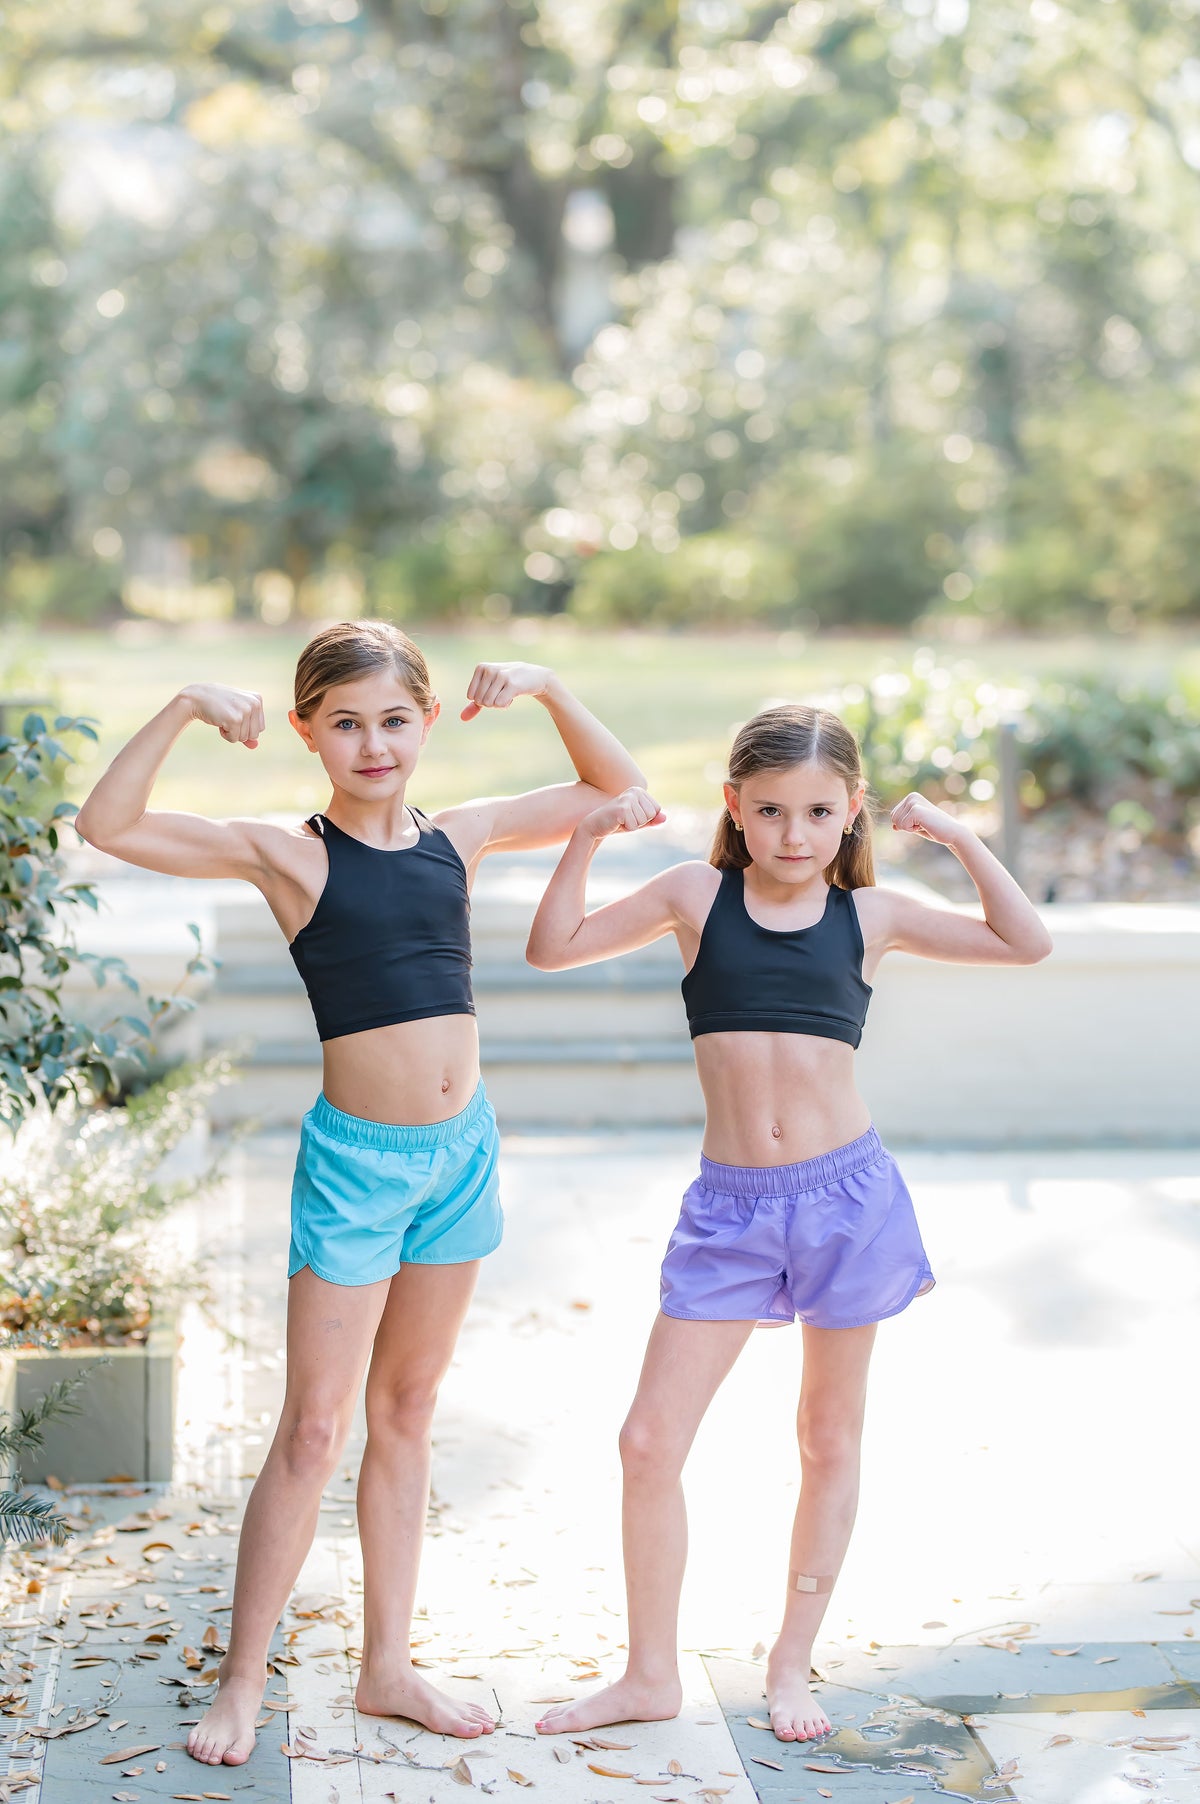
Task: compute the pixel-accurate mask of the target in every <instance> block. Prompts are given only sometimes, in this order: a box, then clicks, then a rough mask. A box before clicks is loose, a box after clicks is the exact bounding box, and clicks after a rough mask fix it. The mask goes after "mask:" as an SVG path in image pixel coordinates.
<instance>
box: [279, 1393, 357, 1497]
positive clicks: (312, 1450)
mask: <svg viewBox="0 0 1200 1804" xmlns="http://www.w3.org/2000/svg"><path fill="white" fill-rule="evenodd" d="M346 1426H347V1425H346V1423H345V1422H344V1421H343V1420H342V1418H341V1416H340V1415H338V1414H337V1412H336V1411H334V1410H329V1409H321V1408H312V1409H304V1410H301V1411H299V1412H298V1413H297V1414H296V1415H295V1416H293V1417H292V1418H291V1419H290V1420H289V1419H287V1418H286V1417H285V1419H284V1421H283V1422H282V1423H281V1424H280V1430H279V1443H280V1447H281V1450H282V1452H283V1456H284V1458H285V1460H286V1461H287V1464H288V1468H289V1470H290V1471H291V1472H292V1473H293V1474H294V1475H295V1476H296V1477H304V1478H319V1479H320V1480H321V1482H322V1483H324V1482H325V1480H326V1479H327V1478H328V1477H329V1475H330V1473H331V1472H332V1471H333V1469H334V1467H335V1466H336V1465H337V1462H338V1456H339V1454H340V1453H341V1451H342V1443H343V1442H344V1440H345V1438H346Z"/></svg>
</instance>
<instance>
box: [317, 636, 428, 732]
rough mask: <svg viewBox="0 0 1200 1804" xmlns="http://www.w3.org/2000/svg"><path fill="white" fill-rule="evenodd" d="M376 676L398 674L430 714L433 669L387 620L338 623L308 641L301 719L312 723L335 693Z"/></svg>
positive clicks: (420, 706) (416, 699) (409, 641)
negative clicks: (380, 672) (381, 672)
mask: <svg viewBox="0 0 1200 1804" xmlns="http://www.w3.org/2000/svg"><path fill="white" fill-rule="evenodd" d="M373 670H391V671H393V672H394V673H395V675H396V676H398V677H399V678H400V679H401V681H402V682H403V684H404V686H405V688H406V689H407V690H408V691H409V693H410V695H411V696H412V698H413V700H414V701H415V702H416V704H417V706H418V708H420V710H421V712H422V714H428V712H429V710H430V708H431V707H432V706H433V702H434V694H433V685H432V683H431V682H430V680H429V667H428V665H427V664H426V662H425V659H424V657H423V656H422V654H421V652H420V651H419V650H418V649H417V647H416V646H415V645H414V644H413V642H412V640H411V639H410V638H409V636H408V634H407V633H402V632H401V631H400V628H399V627H398V626H392V624H391V623H390V621H387V620H339V621H338V622H337V624H336V625H335V626H327V627H325V629H324V630H323V631H322V632H319V633H318V634H317V635H316V636H315V638H312V639H310V640H309V642H308V644H307V645H306V646H305V647H304V650H303V651H302V652H301V653H300V658H299V662H298V663H297V665H296V702H295V707H296V713H297V714H298V715H299V716H300V719H301V720H307V719H308V718H309V716H310V715H311V714H313V713H315V711H316V710H317V708H319V707H320V705H321V701H322V698H323V697H324V696H325V695H326V694H327V692H328V691H329V690H330V689H335V688H336V687H337V685H338V684H339V683H352V682H353V681H354V679H355V677H361V676H367V675H368V674H369V673H370V672H371V671H373Z"/></svg>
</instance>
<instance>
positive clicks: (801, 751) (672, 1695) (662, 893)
mask: <svg viewBox="0 0 1200 1804" xmlns="http://www.w3.org/2000/svg"><path fill="white" fill-rule="evenodd" d="M865 799H866V783H865V780H864V777H863V773H862V767H861V762H860V757H859V749H858V746H857V744H856V742H855V739H854V736H853V734H852V733H851V732H850V731H849V730H848V729H847V727H846V726H845V725H844V724H843V723H842V722H841V721H840V720H838V719H837V717H836V716H835V715H832V714H829V713H827V712H825V711H824V710H822V709H816V708H809V707H801V706H789V707H779V708H770V709H767V710H766V711H765V712H764V713H762V714H759V715H757V716H756V717H755V718H754V719H753V720H751V721H749V722H748V723H747V724H746V726H744V727H743V728H742V730H741V732H740V733H739V734H738V736H737V739H736V740H735V742H734V746H733V752H732V754H731V757H730V762H729V780H728V781H727V783H726V784H725V803H726V808H725V813H724V815H723V817H722V819H721V822H720V825H719V826H718V828H717V834H716V838H715V840H714V842H713V848H712V853H711V857H710V861H709V863H707V864H701V863H699V862H695V863H687V864H679V865H676V866H674V868H673V869H671V870H668V871H664V872H662V873H661V874H660V875H659V876H657V877H655V878H653V879H652V880H651V881H650V882H649V883H646V884H644V885H643V886H642V888H641V889H639V890H636V891H634V893H633V894H632V895H629V896H624V897H622V898H621V899H620V900H618V901H616V902H611V903H609V904H608V905H607V906H606V907H604V908H599V909H596V910H595V911H594V912H593V913H591V914H588V913H587V909H586V894H585V892H586V884H587V871H588V866H589V863H590V861H591V858H592V854H593V853H594V851H595V849H596V847H597V845H598V844H599V843H600V841H601V840H602V839H604V838H606V837H607V835H609V834H610V833H618V832H622V831H624V832H630V831H633V830H635V829H637V828H639V827H644V826H648V825H649V824H650V823H651V822H652V821H654V820H655V819H656V818H661V817H660V816H659V813H658V807H657V804H656V803H655V802H654V801H653V800H652V799H651V798H650V797H649V796H648V795H647V794H646V792H645V791H644V790H641V789H631V790H628V791H627V792H626V793H625V794H624V795H623V796H620V797H618V798H617V799H616V800H615V801H612V802H606V803H604V804H602V805H601V806H600V807H598V808H597V809H595V810H594V811H593V812H592V813H591V814H589V815H588V816H587V817H586V818H585V819H584V820H583V821H582V822H581V823H580V825H579V826H578V827H577V828H576V830H575V832H574V834H573V835H572V838H571V840H570V843H569V844H568V846H567V849H566V851H565V852H564V854H563V857H562V860H561V862H560V864H559V866H558V869H557V871H556V872H555V874H554V877H553V878H552V880H551V882H550V885H549V887H548V889H547V890H546V893H545V896H544V897H543V899H542V903H541V906H540V908H539V909H538V912H537V916H536V918H535V920H534V923H533V930H532V932H531V934H530V939H529V952H528V956H529V959H530V962H531V963H532V964H534V965H537V966H538V967H540V968H541V969H542V970H564V969H567V968H568V967H570V966H572V965H583V964H589V963H592V962H593V961H595V960H597V959H602V958H611V957H613V956H615V955H616V954H617V953H621V952H631V951H633V950H634V949H635V948H636V947H638V946H646V945H649V944H650V942H651V941H653V940H657V939H660V938H661V937H662V936H663V935H664V934H667V933H674V935H675V937H676V939H677V940H678V942H679V949H680V952H681V953H682V955H683V962H684V965H685V967H686V976H685V977H684V980H683V995H684V1001H685V1003H686V1006H687V1013H688V1020H689V1024H690V1027H691V1032H692V1037H693V1039H694V1040H695V1043H696V1045H695V1051H696V1065H697V1069H698V1071H699V1076H700V1083H701V1087H702V1089H703V1091H704V1099H705V1108H706V1123H705V1130H704V1143H703V1152H702V1154H701V1159H700V1175H699V1177H698V1178H697V1179H696V1181H695V1182H694V1183H693V1184H692V1185H691V1187H690V1188H689V1190H688V1192H687V1194H686V1196H685V1197H684V1199H683V1209H682V1212H681V1214H680V1217H679V1222H678V1225H677V1226H676V1228H675V1232H674V1233H673V1235H672V1236H671V1241H670V1245H669V1246H668V1248H667V1254H666V1258H665V1260H664V1262H663V1269H662V1309H661V1313H660V1315H659V1316H658V1319H657V1320H656V1322H655V1324H654V1327H653V1329H652V1331H651V1334H650V1342H649V1346H648V1347H647V1350H646V1358H645V1363H644V1365H643V1367H642V1375H641V1380H640V1383H639V1385H638V1390H637V1395H636V1397H635V1398H634V1401H633V1405H632V1408H631V1409H630V1412H629V1415H628V1417H627V1419H626V1422H625V1425H624V1428H623V1429H622V1431H621V1458H622V1464H623V1467H624V1514H623V1521H624V1546H625V1579H626V1589H627V1595H628V1604H629V1658H628V1663H627V1666H626V1670H625V1673H624V1675H623V1677H621V1678H620V1679H618V1680H617V1682H616V1683H615V1684H614V1685H610V1686H607V1687H606V1688H605V1689H604V1690H602V1691H600V1692H597V1693H595V1694H594V1695H592V1696H590V1697H586V1698H581V1699H580V1700H578V1701H577V1702H575V1703H571V1704H565V1705H560V1706H558V1707H557V1708H556V1709H554V1710H551V1711H549V1712H547V1714H546V1715H545V1717H543V1718H542V1720H541V1721H540V1722H539V1723H538V1728H539V1729H540V1730H541V1731H543V1733H546V1734H555V1733H559V1732H561V1731H564V1730H572V1731H578V1730H587V1729H593V1728H598V1727H600V1726H601V1725H602V1724H605V1723H616V1722H629V1721H651V1720H658V1719H661V1718H664V1717H670V1716H674V1715H675V1714H676V1713H677V1712H678V1710H679V1708H680V1703H681V1697H682V1694H681V1690H680V1684H679V1676H678V1670H677V1662H676V1635H677V1619H678V1609H679V1593H680V1589H681V1586H682V1582H683V1568H684V1559H685V1552H686V1541H687V1521H686V1515H685V1510H684V1500H683V1490H682V1486H681V1483H680V1477H681V1473H682V1470H683V1464H684V1461H685V1459H686V1458H687V1454H688V1451H689V1449H690V1447H691V1444H692V1441H693V1439H694V1437H695V1434H696V1430H697V1428H698V1427H699V1425H700V1422H701V1420H702V1419H703V1417H704V1413H705V1411H706V1410H707V1408H708V1405H709V1403H710V1402H711V1401H712V1398H713V1396H714V1394H715V1393H716V1390H717V1388H718V1386H719V1385H720V1383H721V1381H722V1380H723V1379H724V1378H725V1376H726V1374H727V1373H728V1372H729V1370H730V1369H731V1367H732V1366H733V1363H734V1361H735V1360H736V1358H737V1356H738V1354H739V1353H740V1352H741V1350H742V1348H743V1347H744V1346H745V1344H746V1341H747V1340H748V1338H749V1336H750V1333H751V1331H752V1330H753V1328H754V1326H755V1324H756V1323H758V1322H790V1321H793V1320H795V1319H796V1318H799V1320H800V1322H801V1323H802V1324H803V1332H804V1370H803V1381H802V1383H801V1388H800V1404H799V1411H798V1416H797V1433H798V1437H799V1443H800V1464H801V1474H802V1482H801V1491H800V1499H799V1503H798V1505H797V1509H796V1519H795V1524H794V1527H793V1530H792V1542H791V1552H790V1557H789V1561H788V1567H789V1571H788V1584H787V1599H786V1604H785V1608H784V1616H783V1626H782V1628H781V1629H780V1632H779V1636H778V1638H777V1640H776V1642H775V1645H774V1647H773V1648H772V1649H771V1653H770V1656H769V1659H768V1662H767V1701H768V1706H769V1709H770V1714H771V1723H772V1726H773V1728H774V1730H775V1734H776V1735H777V1736H778V1737H779V1739H780V1740H782V1741H797V1740H799V1741H804V1740H806V1739H808V1738H809V1737H811V1736H818V1735H824V1734H826V1733H827V1732H828V1730H829V1727H830V1724H829V1719H828V1718H827V1717H826V1716H825V1714H824V1712H823V1711H822V1710H821V1708H820V1706H819V1705H818V1704H817V1703H816V1701H815V1700H814V1699H813V1697H812V1696H811V1694H810V1691H809V1673H810V1662H811V1658H812V1648H813V1642H814V1640H815V1639H816V1634H817V1630H818V1628H819V1626H820V1623H821V1619H822V1617H823V1615H824V1613H825V1609H826V1607H827V1605H828V1602H829V1594H830V1592H831V1591H832V1589H833V1585H834V1581H835V1579H836V1577H837V1573H838V1569H839V1567H840V1566H841V1563H842V1560H843V1558H844V1556H845V1552H846V1548H847V1545H848V1543H849V1540H850V1532H851V1529H852V1527H853V1523H854V1513H855V1508H856V1504H857V1500H858V1480H859V1463H860V1460H859V1449H860V1442H861V1437H862V1423H863V1413H864V1407H865V1398H866V1383H867V1367H868V1363H869V1361H870V1357H871V1347H872V1343H873V1341H874V1339H875V1324H876V1323H877V1322H880V1321H882V1320H883V1319H884V1318H885V1317H887V1316H890V1315H895V1314H897V1313H898V1312H899V1311H900V1310H901V1309H904V1308H905V1307H906V1306H907V1305H908V1304H909V1303H911V1302H912V1300H913V1298H914V1297H918V1296H921V1295H923V1294H924V1292H925V1291H927V1290H929V1289H931V1288H932V1286H933V1281H934V1280H933V1274H932V1272H931V1271H930V1268H929V1262H928V1260H927V1259H926V1257H925V1249H924V1247H923V1246H922V1244H921V1236H920V1231H919V1229H918V1227H917V1223H916V1218H915V1216H914V1214H913V1207H912V1201H911V1199H910V1197H909V1194H908V1191H907V1189H906V1188H905V1184H904V1180H903V1178H902V1177H901V1175H900V1173H899V1171H898V1170H897V1168H896V1165H895V1162H894V1160H893V1159H892V1157H891V1155H890V1154H889V1153H888V1152H887V1151H885V1149H884V1148H883V1146H882V1145H881V1144H880V1142H879V1137H878V1135H877V1134H876V1132H875V1130H874V1128H873V1127H872V1126H871V1120H870V1116H869V1114H868V1112H867V1108H866V1105H865V1103H864V1102H863V1100H862V1098H861V1096H860V1095H859V1093H858V1090H857V1088H856V1085H855V1079H854V1049H855V1047H856V1046H857V1045H858V1043H859V1040H860V1038H861V1036H862V1026H863V1021H864V1018H865V1016H866V1012H867V1004H868V1002H869V1000H870V997H871V987H870V982H869V980H870V979H871V978H872V977H873V976H874V973H875V970H876V968H877V966H878V964H879V961H880V959H881V958H882V957H883V955H884V953H885V952H889V951H902V952H909V953H914V954H916V955H917V956H918V957H923V958H936V959H945V960H950V961H952V962H955V963H959V964H997V965H1028V964H1035V963H1037V961H1038V960H1040V959H1043V958H1045V957H1046V955H1047V953H1048V952H1049V951H1050V938H1049V935H1048V934H1047V932H1046V929H1045V927H1044V926H1043V925H1042V923H1041V921H1040V919H1039V917H1038V915H1037V914H1036V913H1035V911H1034V909H1033V907H1032V905H1031V904H1030V903H1029V901H1028V900H1027V898H1026V897H1025V896H1024V894H1023V893H1022V891H1021V890H1020V888H1019V887H1018V885H1017V884H1016V883H1015V882H1014V881H1013V879H1012V878H1011V877H1010V876H1009V875H1008V873H1007V871H1005V869H1004V868H1003V866H1002V865H1001V864H1000V863H999V862H998V861H997V860H996V859H995V858H993V856H992V854H991V853H990V852H989V851H988V850H987V849H986V847H985V846H983V845H982V844H981V842H980V841H979V839H978V838H977V837H976V836H975V834H974V833H972V831H971V830H970V828H969V827H967V826H965V825H964V824H963V823H962V822H961V821H957V820H955V819H954V817H953V816H952V815H949V814H947V813H945V812H944V811H943V810H942V809H940V808H937V807H935V806H934V804H933V803H932V802H928V801H926V800H925V798H924V797H923V796H919V795H909V796H906V797H905V798H904V800H903V801H902V802H901V803H900V805H899V806H898V807H897V808H895V809H894V810H893V812H892V826H893V828H894V829H895V830H896V831H898V832H901V833H919V834H920V835H921V836H922V837H923V838H925V839H931V840H934V841H936V842H937V843H938V844H939V845H944V846H946V847H948V849H949V850H950V851H951V852H953V853H954V855H955V857H956V858H957V859H958V860H959V862H960V864H962V866H963V867H964V869H965V870H966V871H967V873H968V874H969V876H970V877H971V879H972V881H973V882H974V884H975V887H976V889H977V890H978V892H979V899H980V902H981V903H982V905H983V919H982V920H979V919H977V918H974V917H972V916H968V915H965V914H960V913H958V912H956V911H951V910H943V909H939V908H929V907H926V906H925V905H924V904H923V903H921V902H918V901H915V900H914V899H912V898H911V897H908V896H903V895H899V894H897V893H896V892H895V891H893V890H883V889H877V888H876V887H875V874H874V868H873V862H872V855H871V838H870V833H871V825H870V816H869V813H868V811H867V808H866V806H865Z"/></svg>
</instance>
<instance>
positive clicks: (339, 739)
mask: <svg viewBox="0 0 1200 1804" xmlns="http://www.w3.org/2000/svg"><path fill="white" fill-rule="evenodd" d="M437 716H438V703H437V701H436V700H435V701H434V702H433V704H432V706H431V707H430V709H429V711H428V712H427V713H423V712H422V710H421V707H420V705H419V703H418V702H417V701H416V699H415V698H414V696H413V694H412V691H411V690H410V689H409V688H408V686H407V684H406V683H405V682H404V680H403V678H402V677H400V676H398V675H397V674H396V673H395V672H394V671H392V670H390V669H388V668H386V667H385V668H383V669H380V670H373V671H370V672H368V673H367V675H365V676H361V677H355V678H354V680H353V681H352V682H348V683H337V684H335V685H334V686H333V687H332V688H331V689H327V690H326V691H325V694H324V695H323V696H322V697H321V699H320V701H319V702H318V703H317V705H316V706H315V707H314V709H313V711H312V713H311V714H310V715H309V716H308V718H307V719H305V720H301V719H300V717H299V715H298V714H296V712H295V710H293V711H292V713H291V715H290V716H289V719H290V720H291V723H292V725H293V726H294V727H295V729H296V731H297V732H298V733H299V735H300V737H301V738H302V739H303V741H304V743H305V744H306V745H307V747H308V749H309V751H310V752H315V753H316V754H317V756H318V757H319V758H320V760H321V763H322V764H323V765H324V766H325V770H326V772H327V774H328V777H329V780H330V782H331V783H332V784H333V785H334V787H335V789H341V790H344V791H345V792H346V794H347V795H351V796H353V797H354V798H355V799H356V800H358V801H364V802H365V801H374V800H376V799H378V798H380V797H391V796H394V795H396V794H398V793H400V792H401V791H402V790H403V789H404V786H405V784H406V783H407V781H408V779H409V777H410V776H411V775H412V773H413V770H414V769H415V767H416V763H417V758H418V756H419V755H420V751H421V747H422V746H423V745H424V743H425V741H426V739H427V738H428V737H429V729H430V728H431V727H432V725H433V723H434V721H435V720H436V719H437Z"/></svg>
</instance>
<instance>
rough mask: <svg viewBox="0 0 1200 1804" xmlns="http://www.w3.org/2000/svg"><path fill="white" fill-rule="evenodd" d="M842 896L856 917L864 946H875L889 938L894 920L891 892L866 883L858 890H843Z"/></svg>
mask: <svg viewBox="0 0 1200 1804" xmlns="http://www.w3.org/2000/svg"><path fill="white" fill-rule="evenodd" d="M842 894H843V895H844V896H845V898H846V902H847V905H848V906H849V907H850V908H851V909H852V910H853V911H854V913H855V914H856V915H857V916H858V924H859V927H860V928H861V930H862V936H863V940H864V942H865V944H866V945H868V946H870V945H877V944H879V943H880V941H883V940H886V939H887V938H888V937H889V935H890V934H891V931H892V925H893V922H894V920H895V912H894V903H895V901H896V897H895V893H894V892H893V891H889V890H886V889H880V888H879V886H878V884H874V883H867V884H864V885H863V886H862V887H861V888H860V889H851V890H843V891H842Z"/></svg>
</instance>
